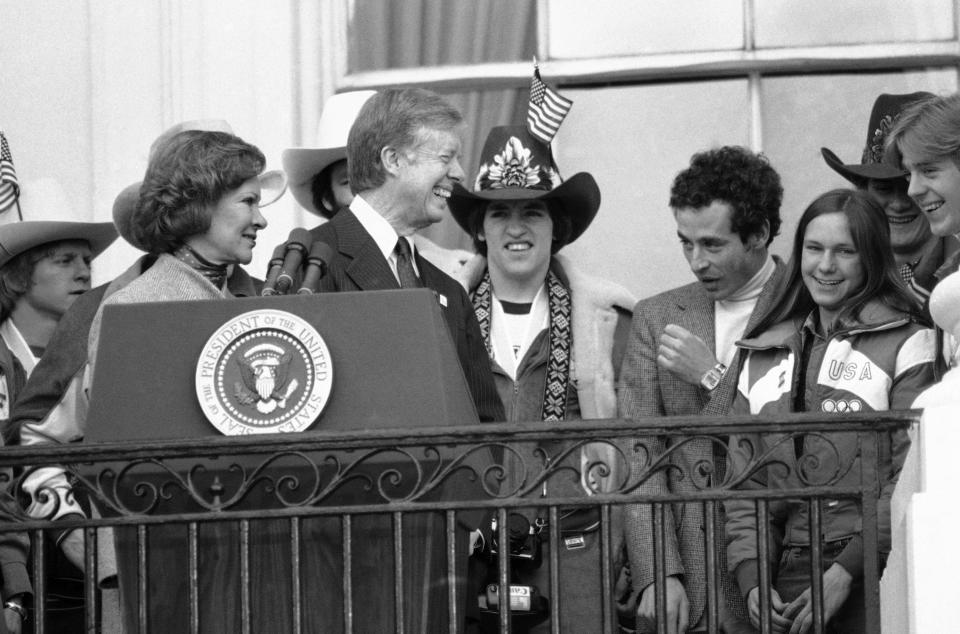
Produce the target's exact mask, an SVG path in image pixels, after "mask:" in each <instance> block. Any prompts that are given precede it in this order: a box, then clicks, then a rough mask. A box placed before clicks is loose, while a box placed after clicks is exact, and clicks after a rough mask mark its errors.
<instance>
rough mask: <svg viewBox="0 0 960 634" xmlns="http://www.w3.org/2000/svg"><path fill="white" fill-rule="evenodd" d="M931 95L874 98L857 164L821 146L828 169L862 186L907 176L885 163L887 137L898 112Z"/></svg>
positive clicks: (894, 166) (886, 95) (884, 95)
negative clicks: (873, 181) (845, 161)
mask: <svg viewBox="0 0 960 634" xmlns="http://www.w3.org/2000/svg"><path fill="white" fill-rule="evenodd" d="M930 97H933V95H932V94H931V93H929V92H913V93H910V94H907V95H888V94H886V93H884V94H882V95H880V96H879V97H877V100H876V101H874V102H873V110H872V111H871V112H870V121H869V123H868V124H867V143H866V145H865V146H864V148H863V155H862V156H861V157H860V163H859V164H856V163H844V162H843V161H841V160H840V158H839V157H838V156H837V155H836V154H834V153H833V152H832V151H830V150H828V149H827V148H825V147H823V148H820V154H822V155H823V160H825V161H826V162H827V165H829V166H830V168H831V169H832V170H833V171H835V172H837V173H838V174H840V176H843V177H844V178H845V179H847V180H848V181H850V182H851V183H853V184H854V185H857V186H862V185H863V182H864V181H865V180H870V179H872V180H890V179H893V178H903V177H904V176H906V175H907V173H906V172H905V171H904V170H902V169H900V167H898V166H896V165H891V164H889V163H887V162H885V161H884V158H883V156H884V145H885V144H886V141H887V134H889V133H890V130H891V129H893V126H894V124H895V123H896V122H897V119H898V118H899V117H900V113H901V112H902V111H903V109H904V108H906V107H907V106H909V105H910V104H912V103H914V102H917V101H922V100H924V99H929V98H930Z"/></svg>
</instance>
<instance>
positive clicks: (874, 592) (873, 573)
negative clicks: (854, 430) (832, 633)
mask: <svg viewBox="0 0 960 634" xmlns="http://www.w3.org/2000/svg"><path fill="white" fill-rule="evenodd" d="M881 433H888V432H861V433H860V434H859V436H860V471H861V480H860V483H861V487H862V495H861V504H862V506H861V509H862V515H863V604H864V609H865V611H866V615H865V616H866V631H868V632H879V631H880V566H879V561H878V553H879V552H880V547H879V539H878V529H879V523H878V518H879V514H878V506H879V505H878V499H879V497H880V475H879V473H880V469H879V460H880V452H879V450H878V444H879V436H880V434H881Z"/></svg>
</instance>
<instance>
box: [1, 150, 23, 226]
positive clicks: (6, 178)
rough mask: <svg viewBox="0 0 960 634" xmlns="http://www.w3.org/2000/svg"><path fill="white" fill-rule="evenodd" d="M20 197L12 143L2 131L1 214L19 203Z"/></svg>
mask: <svg viewBox="0 0 960 634" xmlns="http://www.w3.org/2000/svg"><path fill="white" fill-rule="evenodd" d="M19 197H20V183H19V182H18V181H17V172H16V170H14V169H13V155H12V154H10V144H8V143H7V137H6V136H5V135H4V134H3V132H0V214H2V213H4V212H5V211H7V210H8V209H10V208H11V207H13V206H14V205H15V204H17V199H18V198H19ZM18 207H19V206H18Z"/></svg>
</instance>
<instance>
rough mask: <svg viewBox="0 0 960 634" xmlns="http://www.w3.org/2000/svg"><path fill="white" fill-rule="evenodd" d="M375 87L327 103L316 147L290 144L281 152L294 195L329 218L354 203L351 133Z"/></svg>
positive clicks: (336, 96)
mask: <svg viewBox="0 0 960 634" xmlns="http://www.w3.org/2000/svg"><path fill="white" fill-rule="evenodd" d="M375 94H377V93H376V91H373V90H356V91H352V92H344V93H338V94H336V95H333V96H331V97H330V98H329V99H327V101H326V102H325V103H324V104H323V112H322V113H321V114H320V122H319V123H318V124H317V142H316V144H315V145H314V146H313V147H294V148H287V149H286V150H284V151H283V154H282V155H281V161H282V163H283V170H284V172H286V174H287V180H288V181H289V183H290V193H291V194H293V198H294V199H295V200H296V201H297V202H298V203H299V204H300V206H301V207H303V208H304V209H306V210H307V211H309V212H310V213H312V214H315V215H317V216H320V217H321V218H325V219H327V220H329V219H330V218H333V216H334V214H336V213H337V212H338V211H340V210H341V209H343V208H344V207H348V206H350V203H351V202H352V201H353V192H351V191H350V177H349V175H348V173H347V134H348V133H349V132H350V126H352V125H353V122H354V120H355V119H356V118H357V113H358V112H359V111H360V108H361V107H362V106H363V104H365V103H367V100H368V99H370V97H372V96H373V95H375Z"/></svg>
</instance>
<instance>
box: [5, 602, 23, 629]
mask: <svg viewBox="0 0 960 634" xmlns="http://www.w3.org/2000/svg"><path fill="white" fill-rule="evenodd" d="M3 609H4V610H13V612H14V613H15V614H16V615H17V616H19V617H20V622H21V623H26V622H27V609H26V608H25V607H23V603H21V599H20V597H19V596H16V597H11V598H10V599H8V600H7V601H5V602H4V603H3Z"/></svg>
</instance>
